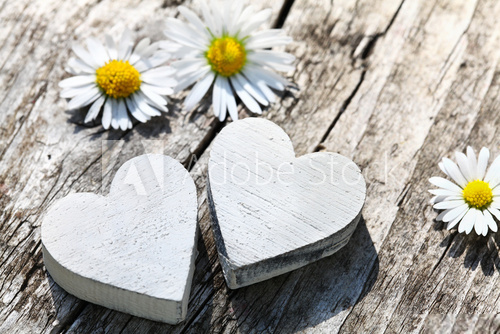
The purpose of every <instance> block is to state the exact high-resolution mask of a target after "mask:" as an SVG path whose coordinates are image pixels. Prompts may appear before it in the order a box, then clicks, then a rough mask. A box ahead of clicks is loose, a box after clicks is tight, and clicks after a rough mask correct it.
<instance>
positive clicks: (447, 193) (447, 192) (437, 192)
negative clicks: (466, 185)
mask: <svg viewBox="0 0 500 334" xmlns="http://www.w3.org/2000/svg"><path fill="white" fill-rule="evenodd" d="M429 192H430V193H431V194H433V195H436V196H460V192H456V191H451V190H447V189H430V190H429Z"/></svg>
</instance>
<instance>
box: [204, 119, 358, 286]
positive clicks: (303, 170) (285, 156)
mask: <svg viewBox="0 0 500 334" xmlns="http://www.w3.org/2000/svg"><path fill="white" fill-rule="evenodd" d="M208 179H209V185H208V197H209V201H210V209H211V216H212V222H213V229H214V235H215V240H216V244H217V248H218V251H219V258H220V261H221V264H222V269H223V272H224V276H225V278H226V282H227V284H228V286H229V287H230V288H232V289H234V288H239V287H242V286H246V285H249V284H253V283H256V282H260V281H263V280H266V279H268V278H271V277H274V276H277V275H280V274H283V273H286V272H288V271H291V270H294V269H297V268H299V267H302V266H304V265H306V264H308V263H311V262H313V261H316V260H318V259H321V258H323V257H325V256H329V255H331V254H333V253H334V252H336V251H337V250H339V249H340V248H341V247H343V246H344V245H345V244H346V243H347V242H348V241H349V238H350V237H351V235H352V233H353V232H354V229H355V228H356V225H357V223H358V221H359V218H360V217H361V209H362V207H363V204H364V201H365V193H366V185H365V181H364V178H363V176H362V174H361V172H360V170H359V168H358V167H357V166H356V164H354V162H352V161H351V160H349V159H348V158H346V157H344V156H341V155H339V154H334V153H328V152H318V153H312V154H307V155H304V156H302V157H299V158H296V157H295V152H294V149H293V146H292V143H291V141H290V138H289V137H288V136H287V134H286V133H285V132H284V131H283V130H282V129H281V128H280V127H279V126H277V125H276V124H274V123H273V122H270V121H267V120H264V119H258V118H247V119H244V120H239V121H236V122H234V123H232V124H230V125H229V126H227V127H225V128H224V129H223V130H222V131H221V132H220V134H219V135H218V136H217V138H216V139H215V141H214V143H213V147H212V150H211V153H210V160H209V164H208Z"/></svg>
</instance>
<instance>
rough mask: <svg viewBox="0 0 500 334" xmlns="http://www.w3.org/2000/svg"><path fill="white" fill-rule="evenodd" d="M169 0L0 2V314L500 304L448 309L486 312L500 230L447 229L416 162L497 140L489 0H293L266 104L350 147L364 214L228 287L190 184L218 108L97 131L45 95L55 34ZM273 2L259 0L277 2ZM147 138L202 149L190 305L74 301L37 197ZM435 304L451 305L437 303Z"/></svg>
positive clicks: (105, 23) (388, 326)
mask: <svg viewBox="0 0 500 334" xmlns="http://www.w3.org/2000/svg"><path fill="white" fill-rule="evenodd" d="M177 3H178V2H176V3H175V4H174V3H170V2H162V1H159V0H158V1H147V2H139V1H134V0H126V1H121V2H113V1H102V2H98V1H94V2H81V1H65V2H61V3H59V1H34V2H27V1H24V2H23V1H16V2H12V1H9V2H4V3H3V4H2V5H1V6H0V21H1V22H2V25H4V24H5V25H6V26H7V27H8V29H0V59H3V60H2V61H1V62H0V68H1V70H0V82H1V83H2V84H3V85H2V86H3V87H6V89H4V90H2V91H0V110H6V112H2V113H0V160H1V162H2V163H1V164H0V208H1V209H2V211H1V214H0V277H1V280H0V331H4V330H9V331H16V330H17V331H20V332H50V331H52V330H53V331H55V332H58V331H61V330H65V331H70V332H73V331H74V332H120V331H123V332H135V333H137V332H148V331H170V332H238V331H240V332H266V331H267V332H284V333H288V332H296V331H306V332H318V333H320V332H335V331H337V330H340V331H343V332H360V331H374V332H383V331H384V330H386V331H388V332H399V331H404V332H408V331H417V330H422V331H424V332H426V331H427V332H434V331H435V330H442V332H448V333H458V332H461V331H463V330H464V329H465V328H470V329H471V331H472V330H474V331H476V332H484V331H490V330H492V331H493V330H494V329H495V328H497V327H498V317H494V316H492V317H477V316H462V315H460V314H461V313H473V312H474V313H479V312H498V309H499V307H498V302H497V298H498V294H497V293H495V289H494V287H495V286H496V284H497V283H498V281H497V278H498V273H497V271H498V268H500V260H499V258H498V248H499V247H500V246H499V245H500V242H499V241H498V237H496V238H491V239H490V240H489V241H488V242H487V243H486V242H485V241H484V240H483V239H481V238H474V237H470V236H469V237H464V236H461V235H456V232H447V231H443V230H442V229H443V226H441V224H437V223H435V222H434V221H433V219H434V218H435V216H436V214H435V213H434V212H433V211H432V209H431V207H430V206H429V205H428V204H427V201H428V199H429V198H430V197H429V196H428V195H427V193H426V190H427V189H428V184H427V178H428V177H429V176H431V175H434V174H436V173H439V171H438V169H437V165H436V164H437V161H438V160H439V159H440V158H441V157H442V156H443V155H449V154H450V153H451V152H452V151H453V150H455V149H457V148H458V149H462V148H463V147H464V145H465V143H471V144H473V145H475V146H476V147H477V148H479V146H481V145H488V146H489V147H490V149H492V153H494V154H498V153H500V151H499V149H498V148H499V147H500V146H499V143H498V141H497V140H496V138H497V137H498V135H497V130H496V129H497V128H498V125H499V124H498V122H499V120H498V118H497V117H496V112H495V111H496V110H497V109H498V103H497V95H498V84H497V83H498V75H497V73H498V68H497V64H498V51H497V50H496V48H495V46H496V45H498V37H497V31H498V30H499V29H498V28H499V27H498V24H497V23H496V20H495V18H496V17H498V14H499V8H498V5H497V4H496V3H495V1H488V0H478V1H467V0H461V1H451V0H448V1H445V0H438V1H433V2H429V1H424V0H416V1H396V0H394V1H368V0H366V1H363V0H361V1H359V0H358V1H354V0H353V1H350V0H344V1H334V2H333V5H332V3H330V2H329V1H312V0H295V2H294V3H293V6H292V8H291V11H290V13H289V15H288V17H287V18H286V20H285V25H284V28H285V29H286V30H287V31H288V33H289V34H290V35H292V36H293V37H294V39H295V42H294V43H293V44H292V45H291V46H290V47H288V48H287V50H289V51H291V52H292V53H295V54H296V55H297V56H298V60H297V68H298V69H297V71H296V73H295V74H294V77H293V81H295V82H296V83H297V84H298V86H299V87H300V89H299V90H291V91H290V92H286V93H285V94H284V95H283V96H282V99H281V101H280V102H279V103H277V104H276V105H274V106H273V107H271V108H270V109H269V110H268V111H267V113H266V114H265V115H264V117H267V118H269V119H271V120H273V121H274V122H276V123H278V124H279V125H280V126H282V127H283V128H284V129H285V131H286V132H287V133H288V134H289V135H290V137H291V139H292V142H293V143H294V146H295V149H296V152H297V154H299V155H300V154H304V153H307V152H312V151H315V150H317V149H319V150H321V149H323V148H327V149H328V150H331V151H337V152H340V153H341V154H344V155H346V156H348V157H351V158H353V160H354V161H355V162H357V163H358V164H360V165H361V167H363V168H364V175H365V177H366V179H367V181H368V184H369V188H368V201H367V203H366V206H365V209H364V211H363V216H364V220H363V221H362V222H361V223H360V225H359V227H358V229H357V230H356V231H355V233H354V235H353V238H352V240H351V242H350V243H349V244H348V245H347V247H345V248H344V249H342V250H341V251H340V252H339V253H337V254H336V255H334V256H332V257H329V258H325V259H323V260H321V261H318V262H317V263H314V264H312V265H309V266H307V267H306V268H303V269H300V270H297V271H295V272H292V273H289V274H285V275H282V276H279V277H277V278H274V279H272V280H269V281H265V282H262V283H259V284H256V285H253V286H249V287H247V288H243V289H239V290H234V291H232V290H228V289H227V286H226V285H225V283H224V280H223V276H222V273H221V270H220V266H219V263H218V258H217V252H216V250H215V246H214V242H213V235H212V231H211V229H210V220H209V215H208V210H207V205H206V195H205V193H204V192H203V191H204V188H205V172H206V165H207V158H208V156H207V154H206V153H207V151H206V150H205V149H206V148H207V146H208V150H209V149H210V146H209V144H210V142H211V140H212V139H213V137H214V135H215V133H216V132H217V130H218V129H220V127H221V126H222V125H219V123H217V122H215V121H214V120H213V118H212V117H211V115H210V114H208V115H206V114H203V113H193V114H191V115H189V116H185V115H182V114H179V113H178V111H179V110H178V109H176V108H175V110H174V112H173V113H171V114H169V115H167V116H164V117H160V118H158V120H157V122H155V123H151V124H145V125H142V124H140V125H138V126H136V127H135V128H134V129H133V130H132V131H129V132H127V133H124V134H121V133H117V132H102V131H101V128H100V126H95V127H88V126H83V125H82V121H83V117H84V114H83V113H82V112H71V113H64V110H65V105H66V104H65V102H64V101H61V100H60V99H59V98H58V96H57V95H58V88H57V82H58V81H59V80H60V79H61V78H62V77H64V72H63V66H62V64H64V62H65V61H66V60H67V58H68V56H69V53H70V52H69V44H68V39H70V40H71V39H75V38H78V39H83V38H84V37H86V36H89V35H100V34H101V33H102V31H103V29H105V28H106V27H113V28H112V31H113V32H118V31H119V30H121V29H122V28H123V27H124V26H125V25H128V26H131V27H133V28H135V29H134V30H135V31H136V32H137V35H138V36H145V35H152V36H153V38H157V39H158V38H162V36H161V27H160V26H159V23H160V22H161V20H162V18H163V17H164V16H166V15H171V14H173V13H175V9H174V8H173V5H176V4H177ZM290 3H291V1H288V2H287V4H286V6H285V7H288V6H289V4H290ZM257 5H258V6H261V5H267V4H265V3H264V2H263V1H262V2H258V3H257ZM281 5H282V3H281V2H279V3H277V4H273V6H274V7H273V8H274V9H275V13H276V14H277V13H279V11H280V10H279V8H280V7H281ZM58 14H59V15H58ZM281 19H283V17H282V18H281ZM61 50H62V51H61ZM174 102H175V103H177V104H179V103H180V100H179V99H177V98H176V99H174ZM207 106H208V104H206V103H202V106H201V107H200V110H201V111H203V112H205V111H206V109H207ZM241 115H242V116H244V115H246V112H244V111H242V112H241ZM68 118H69V119H70V122H69V123H67V120H68ZM120 138H124V139H125V140H124V141H120V142H104V148H105V150H104V153H103V151H102V150H101V146H102V145H103V143H102V141H103V140H114V139H120ZM144 139H146V140H149V139H151V141H146V142H144ZM155 140H157V141H155ZM145 152H148V153H166V154H169V155H172V156H174V157H176V158H177V159H179V160H181V161H182V162H183V163H184V164H185V165H189V164H190V162H191V160H192V159H193V157H198V158H199V160H198V162H197V163H195V164H194V166H191V167H192V171H191V174H192V175H193V176H194V178H195V182H196V184H197V186H198V190H199V192H200V193H199V202H200V209H199V220H200V229H201V239H200V242H199V245H198V248H199V249H200V255H199V257H198V259H197V269H196V273H195V279H194V286H193V289H192V295H191V299H190V312H189V314H188V318H187V319H186V321H185V322H184V323H183V324H181V325H179V326H176V327H170V326H168V325H162V324H158V323H154V322H151V321H147V320H144V319H141V318H136V317H131V316H128V315H126V314H122V313H119V312H114V311H110V310H108V309H105V308H102V307H99V306H95V305H92V304H88V303H85V302H82V301H80V300H78V299H76V298H74V297H72V296H70V295H68V294H66V293H65V292H64V291H62V290H61V289H60V288H59V287H57V285H55V284H54V283H53V281H51V279H50V277H49V278H47V276H46V274H45V272H44V270H43V262H42V260H41V250H40V242H39V241H40V236H39V223H40V216H41V215H42V214H43V212H44V211H45V210H46V208H47V207H48V206H49V205H50V204H51V203H52V202H53V201H54V200H55V199H57V198H59V197H62V196H64V195H65V194H67V193H68V192H73V191H102V192H103V193H106V189H107V188H108V185H109V181H110V180H111V178H112V175H113V174H114V172H115V171H116V170H117V168H118V167H119V166H120V165H121V164H122V163H123V162H124V161H126V160H128V159H129V158H131V157H133V156H135V155H138V154H142V153H145ZM200 155H201V157H200ZM101 174H103V177H102V178H101ZM479 269H481V270H479ZM446 312H449V313H451V315H450V316H447V317H441V316H438V317H437V320H436V316H435V315H436V314H441V313H446Z"/></svg>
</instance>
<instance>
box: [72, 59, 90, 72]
mask: <svg viewBox="0 0 500 334" xmlns="http://www.w3.org/2000/svg"><path fill="white" fill-rule="evenodd" d="M68 66H69V67H71V68H72V69H73V70H74V71H75V72H76V73H77V74H78V75H79V74H84V73H85V74H95V69H94V68H92V67H90V66H89V65H88V64H87V63H85V62H84V61H83V60H81V59H80V58H70V59H69V60H68Z"/></svg>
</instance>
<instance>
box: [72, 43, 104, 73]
mask: <svg viewBox="0 0 500 334" xmlns="http://www.w3.org/2000/svg"><path fill="white" fill-rule="evenodd" d="M71 49H72V50H73V52H74V53H75V54H76V56H77V57H78V58H80V59H81V60H82V61H83V62H84V63H85V64H87V65H88V66H90V67H91V68H94V69H97V68H98V67H99V65H97V64H96V63H95V61H94V59H93V58H92V56H91V55H90V53H89V52H88V51H87V50H85V49H84V48H83V47H82V46H81V45H78V44H75V45H73V47H72V48H71Z"/></svg>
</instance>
